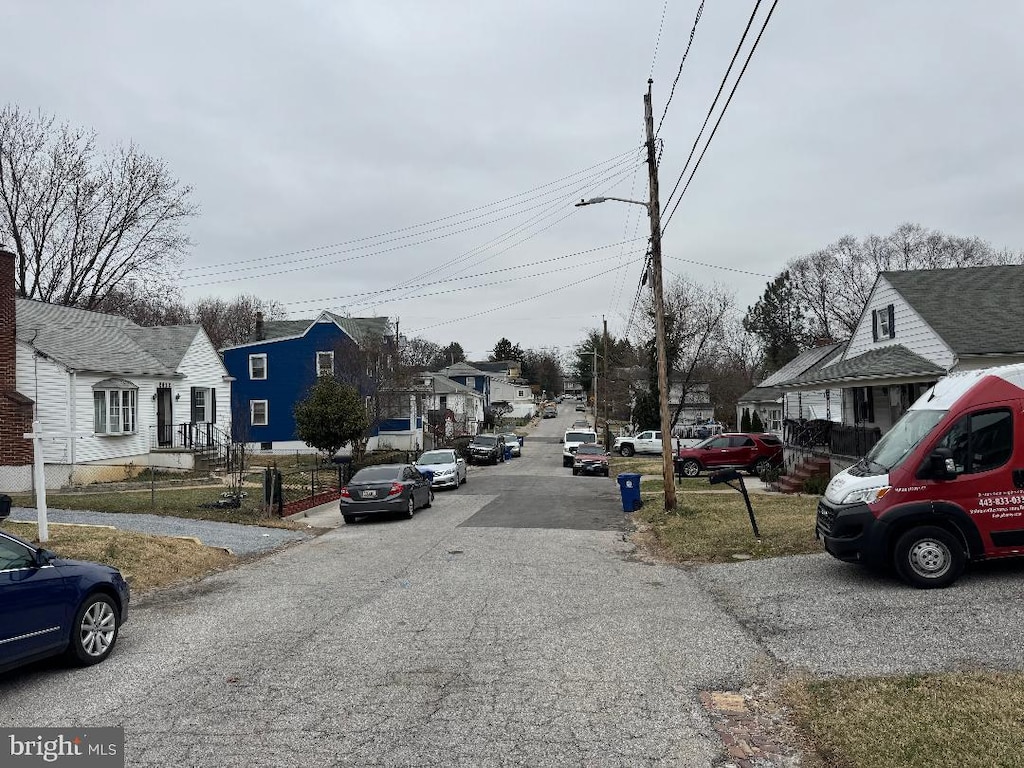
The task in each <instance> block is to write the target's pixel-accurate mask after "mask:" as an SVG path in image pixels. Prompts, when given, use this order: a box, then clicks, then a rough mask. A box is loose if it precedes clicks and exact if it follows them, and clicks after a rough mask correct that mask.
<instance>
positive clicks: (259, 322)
mask: <svg viewBox="0 0 1024 768" xmlns="http://www.w3.org/2000/svg"><path fill="white" fill-rule="evenodd" d="M255 335H256V341H263V340H264V339H265V338H267V335H266V332H265V331H264V330H263V313H262V312H260V311H259V310H256V334H255Z"/></svg>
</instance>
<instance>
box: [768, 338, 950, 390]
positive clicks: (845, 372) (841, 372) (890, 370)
mask: <svg viewBox="0 0 1024 768" xmlns="http://www.w3.org/2000/svg"><path fill="white" fill-rule="evenodd" d="M945 375H946V371H945V370H944V369H943V368H941V367H939V366H938V365H936V364H935V363H933V362H931V361H930V360H925V359H924V358H923V357H921V356H920V355H917V354H914V353H913V352H911V351H910V350H909V349H907V348H906V347H904V346H903V345H902V344H890V345H888V346H885V347H879V348H878V349H872V350H870V351H868V352H865V353H864V354H862V355H857V357H852V358H850V359H849V360H842V361H840V362H838V363H833V364H832V365H826V366H825V367H824V368H819V369H816V370H812V371H808V372H807V373H805V374H803V375H801V376H797V377H795V378H793V379H790V380H789V381H787V382H785V383H784V384H783V386H792V385H797V384H819V383H820V384H821V385H822V386H823V387H825V386H829V385H834V384H837V383H839V382H850V381H856V380H858V379H872V378H896V377H900V376H945Z"/></svg>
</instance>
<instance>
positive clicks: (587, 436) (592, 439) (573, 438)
mask: <svg viewBox="0 0 1024 768" xmlns="http://www.w3.org/2000/svg"><path fill="white" fill-rule="evenodd" d="M565 442H567V443H596V442H597V434H596V433H595V432H566V433H565Z"/></svg>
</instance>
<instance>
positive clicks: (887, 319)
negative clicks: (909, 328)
mask: <svg viewBox="0 0 1024 768" xmlns="http://www.w3.org/2000/svg"><path fill="white" fill-rule="evenodd" d="M894 315H895V313H894V311H893V305H892V304H890V305H888V306H887V307H882V308H881V309H876V310H873V311H872V313H871V331H872V336H873V337H874V339H875V341H881V340H883V339H895V338H896V323H895V316H894Z"/></svg>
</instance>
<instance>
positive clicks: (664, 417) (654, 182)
mask: <svg viewBox="0 0 1024 768" xmlns="http://www.w3.org/2000/svg"><path fill="white" fill-rule="evenodd" d="M653 83H654V81H653V80H650V79H649V80H648V81H647V93H646V94H644V123H645V127H646V130H647V172H648V180H649V183H648V187H649V188H650V192H651V199H650V201H649V202H646V203H645V202H643V201H642V200H629V199H628V198H624V197H592V198H590V199H589V200H585V199H584V200H580V201H579V202H578V203H576V207H577V208H581V207H583V206H584V205H595V204H596V203H604V202H607V201H608V200H616V201H618V202H621V203H631V204H632V205H642V206H644V208H646V209H647V218H648V219H649V220H650V222H651V273H652V274H651V278H652V279H651V293H652V294H653V296H654V338H655V343H656V346H657V351H658V400H659V402H658V406H659V411H660V415H661V418H660V421H661V461H662V478H663V480H664V485H665V511H667V512H671V511H672V510H674V509H675V508H676V486H675V477H674V476H673V474H674V473H673V471H672V469H673V467H672V429H671V426H670V424H669V416H668V359H667V352H666V345H665V293H664V290H663V289H662V281H661V203H660V202H659V201H658V160H657V157H656V153H655V150H654V111H653V108H652V106H651V85H652V84H653ZM595 367H596V366H595Z"/></svg>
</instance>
